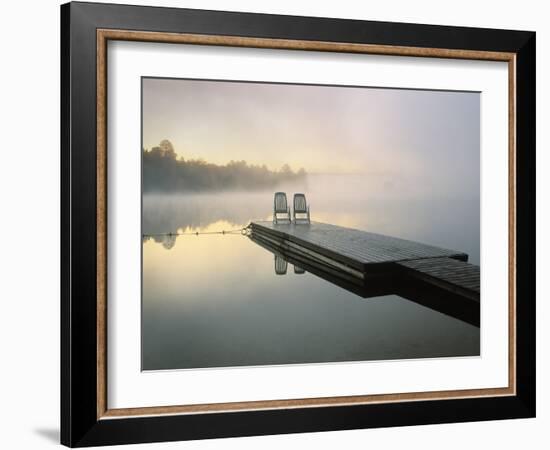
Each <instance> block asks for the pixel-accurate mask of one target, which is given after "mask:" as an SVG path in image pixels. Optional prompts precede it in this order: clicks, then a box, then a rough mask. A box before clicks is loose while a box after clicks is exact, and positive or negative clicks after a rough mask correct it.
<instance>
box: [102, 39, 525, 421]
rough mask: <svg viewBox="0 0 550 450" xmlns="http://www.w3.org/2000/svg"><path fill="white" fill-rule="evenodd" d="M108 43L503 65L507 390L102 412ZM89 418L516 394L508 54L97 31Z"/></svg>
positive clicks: (512, 71) (512, 101) (511, 56)
mask: <svg viewBox="0 0 550 450" xmlns="http://www.w3.org/2000/svg"><path fill="white" fill-rule="evenodd" d="M109 40H122V41H140V42H158V43H173V44H174V43H180V44H196V45H218V46H232V47H249V48H268V49H287V50H309V51H324V52H343V53H364V54H378V55H392V56H413V57H432V58H452V59H472V60H488V61H503V62H507V63H508V80H509V81H508V254H509V259H508V261H509V264H508V275H509V283H508V310H509V315H508V386H507V387H501V388H486V389H464V390H447V391H430V392H406V393H395V394H377V395H354V396H339V397H316V398H300V399H286V400H261V401H244V402H231V403H209V404H198V405H174V406H147V407H139V408H118V409H109V408H108V405H107V42H108V41H109ZM96 51H97V418H98V419H113V418H119V417H128V416H153V415H165V414H197V413H219V412H231V411H247V410H262V409H263V410H265V409H289V408H307V407H310V408H311V407H322V406H345V405H357V404H370V403H390V402H403V401H420V400H447V399H459V398H472V397H497V396H511V395H515V394H516V144H515V130H516V54H515V53H505V52H490V51H477V50H457V49H445V48H422V47H403V46H388V45H374V44H355V43H341V42H322V41H299V40H286V39H266V38H249V37H238V36H219V35H200V34H183V33H158V32H148V31H130V30H114V29H98V30H97V50H96Z"/></svg>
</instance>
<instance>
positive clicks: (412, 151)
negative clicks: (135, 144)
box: [143, 78, 479, 176]
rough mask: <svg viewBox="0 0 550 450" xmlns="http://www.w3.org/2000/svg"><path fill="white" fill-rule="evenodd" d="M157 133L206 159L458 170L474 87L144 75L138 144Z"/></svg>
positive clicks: (470, 124)
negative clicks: (347, 84) (456, 89)
mask: <svg viewBox="0 0 550 450" xmlns="http://www.w3.org/2000/svg"><path fill="white" fill-rule="evenodd" d="M163 139H168V140H170V141H171V142H172V144H173V145H174V148H175V150H176V152H177V153H178V155H180V156H183V157H184V158H185V159H198V158H202V159H204V160H206V161H208V162H212V163H216V164H226V163H227V162H229V161H230V160H245V161H247V162H248V163H250V164H266V165H267V166H268V167H269V168H270V169H278V168H280V167H281V166H282V165H283V164H285V163H286V164H289V165H290V166H291V167H292V168H293V169H294V170H297V169H299V168H300V167H304V168H305V169H306V171H308V172H310V173H314V172H321V173H366V174H368V173H391V174H394V175H395V174H399V173H405V172H406V173H407V174H408V175H418V176H422V174H423V172H424V171H425V170H426V167H427V165H430V163H431V162H432V161H433V160H434V159H436V160H438V159H441V158H446V160H443V161H439V162H440V163H443V165H444V166H446V165H449V167H453V170H459V171H460V170H464V171H467V170H469V169H470V168H471V167H475V166H478V165H479V94H478V93H463V92H460V93H452V92H435V91H412V90H399V89H373V88H357V87H354V88H352V87H329V86H302V85H284V84H267V83H242V82H221V81H199V80H173V79H153V78H144V79H143V147H144V148H146V149H150V148H152V147H154V146H156V145H158V143H159V142H160V141H161V140H163ZM442 148H444V149H445V151H444V152H442V151H441V149H442ZM454 150H456V151H454ZM474 163H475V166H472V164H474Z"/></svg>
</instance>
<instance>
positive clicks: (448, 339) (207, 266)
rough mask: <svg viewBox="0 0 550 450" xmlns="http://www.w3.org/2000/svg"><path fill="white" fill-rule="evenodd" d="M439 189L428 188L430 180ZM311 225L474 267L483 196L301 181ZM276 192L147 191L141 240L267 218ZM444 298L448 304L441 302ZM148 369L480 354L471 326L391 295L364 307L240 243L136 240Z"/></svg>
mask: <svg viewBox="0 0 550 450" xmlns="http://www.w3.org/2000/svg"><path fill="white" fill-rule="evenodd" d="M432 181H433V183H436V180H435V179H434V180H432ZM277 190H282V191H285V192H286V193H287V197H288V200H289V203H290V202H291V201H292V195H293V193H294V192H304V193H305V194H306V196H307V199H308V202H309V204H310V205H311V219H312V220H313V221H318V222H326V223H332V224H335V225H341V226H346V227H351V228H357V229H361V230H365V231H371V232H376V233H382V234H386V235H390V236H395V237H400V238H405V239H411V240H415V241H420V242H424V243H427V244H433V245H437V246H441V247H446V248H451V249H454V250H458V251H463V252H466V253H468V254H469V257H470V259H469V261H470V262H472V263H474V264H479V246H480V243H479V235H480V232H479V229H480V215H479V206H480V203H479V189H478V188H476V187H475V186H474V187H473V188H471V189H469V188H460V187H459V186H453V185H451V184H449V183H445V182H443V181H442V182H441V183H436V184H432V183H430V182H428V183H422V186H419V185H418V183H417V182H415V181H414V180H413V179H411V180H407V179H406V178H404V177H396V176H389V175H373V174H370V175H364V174H363V175H359V174H354V175H342V174H333V175H330V174H319V175H317V174H309V175H308V176H307V179H306V181H305V182H300V183H297V184H284V185H281V186H279V187H277ZM272 205H273V190H264V191H262V190H260V191H252V192H239V191H226V192H209V193H190V194H145V195H144V196H143V213H142V216H143V222H142V233H143V234H144V235H155V234H162V233H176V232H180V233H181V232H191V231H192V232H196V231H199V232H200V231H221V230H229V229H239V228H242V227H244V226H246V225H248V223H249V222H250V221H251V220H271V217H272V207H273V206H272ZM442 300H443V301H444V299H442ZM142 301H143V309H142V350H143V354H142V366H143V369H144V370H152V369H182V368H199V367H222V366H241V365H251V366H253V365H264V364H293V363H316V362H338V361H356V360H383V359H403V358H432V357H449V356H473V355H479V345H480V344H479V328H476V327H474V326H472V325H469V324H467V323H465V322H462V321H460V320H458V319H454V318H452V317H450V316H447V315H444V314H442V313H439V312H436V311H434V310H431V309H429V308H426V307H424V306H420V305H419V304H416V303H413V302H411V301H409V300H406V299H403V298H401V297H398V296H396V295H388V296H384V297H376V298H367V299H364V298H362V297H359V296H357V295H355V294H352V293H350V292H348V291H346V290H344V289H342V288H340V287H338V286H336V285H334V284H332V283H330V282H328V281H326V280H323V279H321V278H318V277H317V276H315V275H312V274H310V273H305V274H298V273H295V272H294V271H293V270H292V266H291V265H290V264H289V269H288V272H287V274H286V275H283V276H280V275H275V272H274V255H273V254H272V253H270V252H269V251H267V250H265V249H263V248H261V247H260V246H258V245H256V244H255V243H254V242H252V241H251V240H250V239H248V238H247V237H245V236H241V235H239V234H236V235H199V236H194V235H184V236H178V237H176V236H171V237H166V236H153V237H151V238H147V237H146V238H144V241H143V299H142Z"/></svg>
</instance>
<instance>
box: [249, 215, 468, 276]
mask: <svg viewBox="0 0 550 450" xmlns="http://www.w3.org/2000/svg"><path fill="white" fill-rule="evenodd" d="M251 227H252V232H253V233H254V232H258V233H262V232H263V233H267V234H269V235H271V236H275V237H279V238H280V239H285V240H288V241H290V242H294V243H297V244H300V245H303V246H305V247H307V248H310V249H313V250H315V251H318V252H319V253H322V254H328V255H329V256H331V257H333V258H334V259H336V260H340V261H342V262H344V263H348V264H350V265H352V266H355V267H361V268H362V269H366V268H367V266H369V265H375V264H388V263H395V262H399V261H408V260H417V259H421V258H436V257H447V258H455V259H461V260H467V259H468V255H466V254H465V253H463V252H459V251H456V250H449V249H444V248H441V247H435V246H432V245H428V244H422V243H420V242H414V241H409V240H406V239H401V238H395V237H390V236H385V235H382V234H377V233H371V232H367V231H361V230H356V229H352V228H345V227H340V226H337V225H331V224H325V223H319V222H312V223H311V224H309V225H307V224H298V225H295V224H274V223H273V222H268V221H262V222H252V223H251Z"/></svg>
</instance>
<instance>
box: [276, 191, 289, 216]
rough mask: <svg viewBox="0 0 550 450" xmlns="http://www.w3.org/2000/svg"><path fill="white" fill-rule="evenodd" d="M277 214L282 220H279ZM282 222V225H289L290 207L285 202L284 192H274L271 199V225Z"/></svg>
mask: <svg viewBox="0 0 550 450" xmlns="http://www.w3.org/2000/svg"><path fill="white" fill-rule="evenodd" d="M279 214H280V215H282V216H283V217H282V218H279ZM279 221H283V222H284V223H290V222H291V219H290V207H289V206H288V203H287V201H286V194H285V193H284V192H275V197H274V198H273V223H279Z"/></svg>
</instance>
